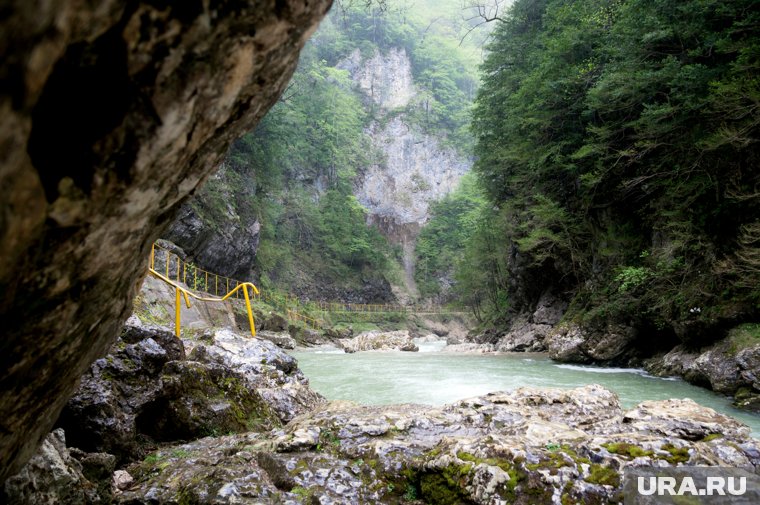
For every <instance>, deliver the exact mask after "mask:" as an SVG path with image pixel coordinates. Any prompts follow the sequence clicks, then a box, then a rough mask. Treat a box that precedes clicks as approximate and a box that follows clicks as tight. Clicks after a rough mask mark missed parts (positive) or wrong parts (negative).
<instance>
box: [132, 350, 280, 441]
mask: <svg viewBox="0 0 760 505" xmlns="http://www.w3.org/2000/svg"><path fill="white" fill-rule="evenodd" d="M279 424H280V422H279V418H278V417H277V415H276V414H275V413H274V411H273V410H272V409H271V407H270V406H269V404H268V403H267V402H266V401H265V400H264V399H263V398H262V396H261V395H260V394H259V392H258V391H257V390H256V388H254V387H251V385H250V384H249V383H248V381H247V380H246V378H245V377H244V376H243V374H241V373H239V372H237V371H235V370H234V369H232V368H229V367H226V366H222V365H217V364H214V363H199V362H196V361H171V362H169V363H167V364H166V366H165V367H164V369H163V371H162V375H161V380H160V389H159V390H158V392H157V394H156V397H155V399H154V400H153V401H151V402H149V403H146V404H144V405H141V408H140V411H139V414H138V415H137V417H136V419H135V425H136V429H137V431H138V432H139V433H140V434H144V435H147V436H149V437H151V438H152V439H153V440H156V441H159V442H166V441H173V440H192V439H194V438H200V437H203V436H207V435H211V434H222V433H235V432H241V431H251V430H268V429H270V428H272V427H274V426H278V425H279Z"/></svg>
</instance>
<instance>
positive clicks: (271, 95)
mask: <svg viewBox="0 0 760 505" xmlns="http://www.w3.org/2000/svg"><path fill="white" fill-rule="evenodd" d="M331 3H332V2H331V0H313V1H306V0H278V1H276V2H275V1H272V0H266V1H265V0H240V1H235V2H183V1H174V2H128V1H126V0H106V1H100V2H82V1H79V0H54V1H41V0H29V1H14V2H5V3H4V4H3V15H2V16H1V17H0V47H2V54H3V57H2V59H0V79H1V80H2V81H3V82H4V83H6V85H4V86H3V87H2V90H0V145H2V146H3V147H2V149H0V201H1V202H3V205H2V209H0V223H2V225H0V320H2V322H3V338H2V352H0V370H2V372H0V412H2V413H3V415H2V416H0V482H1V481H3V480H4V479H5V478H6V477H8V476H9V475H12V474H15V473H16V472H18V471H19V470H20V468H21V466H22V465H23V464H24V462H25V461H26V460H28V459H29V458H30V457H31V455H32V454H33V453H34V451H35V450H36V448H37V447H38V446H39V445H40V443H41V442H42V440H43V438H44V437H45V436H46V435H47V434H48V433H49V432H50V430H51V428H52V427H53V424H54V422H55V420H56V419H57V418H58V414H59V412H60V411H61V409H62V408H63V406H64V404H65V403H66V401H67V399H68V398H69V397H70V396H71V394H72V393H73V392H74V390H75V389H76V384H77V381H78V380H79V377H80V376H81V375H82V374H83V373H84V372H85V371H86V370H87V369H88V367H89V366H90V364H91V363H92V362H93V361H94V360H95V359H97V358H99V357H101V356H103V355H105V353H106V352H107V350H108V349H109V347H110V346H111V345H112V344H113V343H114V341H115V339H116V337H117V335H118V333H119V329H120V328H121V326H122V324H123V322H124V321H125V320H126V319H127V317H128V315H129V313H130V311H131V309H132V299H133V297H134V295H135V292H136V287H137V286H138V285H139V283H140V281H141V279H142V277H143V276H144V275H145V264H146V259H147V257H148V252H149V250H150V244H151V242H152V241H153V240H155V239H156V238H158V236H159V235H160V233H161V231H162V229H163V228H164V227H165V226H166V225H168V224H169V223H170V222H171V221H172V220H173V217H174V214H175V212H176V210H177V209H178V208H179V206H180V204H181V203H182V202H183V201H184V200H185V199H186V198H187V196H188V195H189V194H190V193H191V192H192V191H194V190H195V189H196V188H197V187H198V186H199V185H200V184H201V183H202V182H203V181H204V179H205V178H206V177H208V175H209V174H210V173H211V172H212V171H213V170H214V169H215V168H216V167H217V166H218V165H219V162H220V160H221V159H222V158H223V156H224V154H225V152H226V151H227V148H228V146H229V145H230V143H231V142H232V141H233V140H234V139H235V138H237V137H238V136H240V135H241V134H242V133H243V132H245V131H248V130H250V129H252V128H253V127H254V126H255V125H256V123H257V122H258V121H259V120H260V119H261V118H262V117H263V116H264V114H266V112H267V110H268V109H269V108H270V107H271V106H272V105H273V104H274V103H275V101H276V100H277V98H278V96H279V95H280V94H281V92H282V90H283V89H284V88H285V86H286V85H287V82H288V80H289V78H290V76H291V75H292V73H293V70H294V69H295V67H296V64H297V59H298V53H299V51H300V49H301V47H303V44H304V42H305V41H306V39H307V37H308V35H309V34H310V33H312V31H313V30H314V29H315V28H316V25H317V23H318V21H319V20H320V19H321V18H322V17H323V16H324V14H325V13H326V11H327V9H328V8H329V7H330V4H331ZM74 122H75V123H76V125H74Z"/></svg>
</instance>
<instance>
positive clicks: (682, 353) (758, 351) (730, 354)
mask: <svg viewBox="0 0 760 505" xmlns="http://www.w3.org/2000/svg"><path fill="white" fill-rule="evenodd" d="M645 367H646V369H647V371H648V372H650V373H652V374H654V375H659V376H680V377H683V378H684V379H686V380H687V381H688V382H690V383H692V384H695V385H698V386H703V387H707V388H710V389H712V390H713V391H716V392H718V393H723V394H727V395H737V394H738V393H739V392H740V391H741V394H739V395H738V396H740V397H741V398H738V397H737V398H736V405H737V406H739V407H742V408H747V409H748V410H758V406H757V401H756V400H755V398H756V397H758V396H760V381H758V377H760V345H753V346H749V347H745V348H736V344H735V343H734V342H733V341H732V339H731V338H727V339H724V340H721V341H720V342H718V343H716V344H713V345H711V346H708V347H703V348H701V349H693V348H688V347H686V346H685V345H679V346H676V347H675V348H673V349H672V350H671V351H670V352H668V353H666V354H663V355H660V356H656V357H654V358H652V359H650V360H648V361H647V362H646V364H645Z"/></svg>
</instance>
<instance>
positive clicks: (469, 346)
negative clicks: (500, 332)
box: [442, 339, 496, 354]
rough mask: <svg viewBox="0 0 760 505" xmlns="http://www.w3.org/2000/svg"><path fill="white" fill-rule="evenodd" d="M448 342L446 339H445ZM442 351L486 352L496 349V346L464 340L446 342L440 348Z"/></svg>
mask: <svg viewBox="0 0 760 505" xmlns="http://www.w3.org/2000/svg"><path fill="white" fill-rule="evenodd" d="M446 342H448V339H447V340H446ZM442 351H443V352H452V353H454V352H457V353H460V352H461V353H472V354H486V353H490V352H494V351H496V348H495V347H494V346H493V345H492V344H475V343H473V342H465V343H461V344H447V345H446V347H444V348H443V349H442Z"/></svg>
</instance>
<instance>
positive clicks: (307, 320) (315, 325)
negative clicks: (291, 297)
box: [287, 309, 324, 330]
mask: <svg viewBox="0 0 760 505" xmlns="http://www.w3.org/2000/svg"><path fill="white" fill-rule="evenodd" d="M287 312H288V319H290V320H293V321H301V322H302V323H304V324H306V326H308V327H309V328H311V329H313V330H318V329H319V328H321V327H322V326H324V322H323V321H320V320H318V319H314V318H313V317H309V316H305V315H303V314H301V313H300V312H296V311H295V310H291V309H288V311H287Z"/></svg>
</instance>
